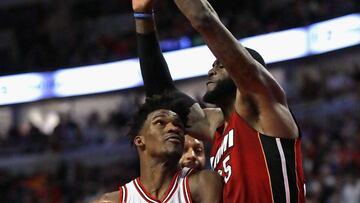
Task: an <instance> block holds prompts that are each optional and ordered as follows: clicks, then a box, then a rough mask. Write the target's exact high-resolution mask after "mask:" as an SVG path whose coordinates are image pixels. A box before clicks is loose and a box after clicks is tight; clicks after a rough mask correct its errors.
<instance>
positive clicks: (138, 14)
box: [133, 10, 154, 19]
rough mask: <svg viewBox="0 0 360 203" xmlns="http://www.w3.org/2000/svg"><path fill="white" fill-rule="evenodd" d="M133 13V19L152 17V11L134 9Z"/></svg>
mask: <svg viewBox="0 0 360 203" xmlns="http://www.w3.org/2000/svg"><path fill="white" fill-rule="evenodd" d="M133 15H134V18H135V19H152V18H153V17H154V11H153V10H148V11H134V14H133Z"/></svg>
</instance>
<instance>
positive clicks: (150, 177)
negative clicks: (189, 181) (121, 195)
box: [140, 159, 179, 200]
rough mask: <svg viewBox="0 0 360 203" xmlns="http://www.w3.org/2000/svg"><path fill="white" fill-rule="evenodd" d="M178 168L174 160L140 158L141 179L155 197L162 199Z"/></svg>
mask: <svg viewBox="0 0 360 203" xmlns="http://www.w3.org/2000/svg"><path fill="white" fill-rule="evenodd" d="M178 169H179V167H178V164H177V162H176V163H174V161H170V162H158V161H156V160H153V159H146V161H145V160H140V181H141V183H142V185H143V186H144V187H145V189H146V190H147V191H148V192H149V193H150V194H151V195H152V196H153V197H155V198H157V199H159V200H160V199H162V198H163V197H164V195H165V193H166V192H167V189H168V187H169V186H170V184H171V181H172V179H173V177H174V175H175V173H176V172H177V170H178Z"/></svg>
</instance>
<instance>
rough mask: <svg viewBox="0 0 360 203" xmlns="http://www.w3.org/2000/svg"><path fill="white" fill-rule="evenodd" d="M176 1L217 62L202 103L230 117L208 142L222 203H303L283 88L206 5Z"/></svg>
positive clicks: (200, 0) (297, 148) (296, 142)
mask: <svg viewBox="0 0 360 203" xmlns="http://www.w3.org/2000/svg"><path fill="white" fill-rule="evenodd" d="M174 2H175V4H176V5H177V6H178V8H179V9H180V11H181V12H182V13H183V14H184V15H185V16H186V18H187V19H188V20H189V21H190V23H191V24H192V26H193V27H194V28H195V29H196V30H197V31H198V32H199V33H200V34H201V35H202V37H203V39H204V40H205V42H206V44H207V45H208V47H209V48H210V50H211V51H212V53H213V54H214V55H215V57H216V58H217V60H216V61H215V62H214V64H213V68H212V69H211V70H210V71H209V72H208V80H207V83H206V85H207V92H206V94H205V95H204V98H203V99H204V101H205V102H208V103H212V104H216V105H217V106H218V107H220V108H221V110H222V111H223V113H224V117H225V123H224V125H222V126H220V127H219V128H218V129H217V131H216V133H215V134H214V136H213V137H212V136H210V137H208V138H207V139H209V140H213V145H212V153H211V158H210V162H211V165H212V167H213V168H214V170H216V171H218V172H219V173H220V174H221V175H222V177H223V178H224V182H225V185H224V191H223V192H224V194H223V195H224V196H223V201H224V202H227V203H230V202H234V203H241V202H244V203H249V202H251V203H264V202H284V203H289V202H304V201H305V200H304V175H303V169H302V158H301V142H300V134H299V129H298V127H297V124H296V122H295V119H294V117H293V115H292V113H291V112H290V110H289V107H288V105H287V101H286V96H285V93H284V91H283V89H282V88H281V87H280V85H279V84H278V83H277V82H276V80H275V79H274V78H273V76H272V75H271V74H270V73H269V72H268V71H267V70H266V65H265V63H264V60H263V59H262V57H261V56H260V55H259V54H258V53H257V52H255V51H254V50H251V49H247V48H245V47H243V46H242V45H241V44H240V43H239V42H238V41H237V39H236V38H235V37H234V36H233V35H232V34H231V33H230V32H229V31H228V30H227V29H226V27H225V26H224V25H223V24H222V23H221V21H220V19H219V17H218V16H217V14H216V12H215V11H214V9H213V8H212V7H211V5H210V4H209V3H208V2H207V1H206V0H174ZM275 48H276V47H275Z"/></svg>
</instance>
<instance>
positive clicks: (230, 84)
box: [203, 78, 237, 104]
mask: <svg viewBox="0 0 360 203" xmlns="http://www.w3.org/2000/svg"><path fill="white" fill-rule="evenodd" d="M236 89H237V87H236V85H235V83H234V81H232V79H231V78H226V79H223V80H220V81H219V82H217V84H216V86H215V88H214V89H213V90H210V91H207V92H206V93H205V95H204V96H203V101H204V102H206V103H210V104H216V103H218V101H219V100H223V99H225V98H227V97H229V96H235V95H236Z"/></svg>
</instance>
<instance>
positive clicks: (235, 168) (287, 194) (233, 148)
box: [210, 111, 305, 203]
mask: <svg viewBox="0 0 360 203" xmlns="http://www.w3.org/2000/svg"><path fill="white" fill-rule="evenodd" d="M218 130H219V131H218V132H216V133H215V137H214V141H213V145H212V149H211V158H210V163H211V167H212V168H213V169H214V170H215V171H217V172H218V173H219V174H220V175H221V176H222V177H223V178H224V182H225V185H224V191H223V202H225V203H231V202H234V203H250V202H251V203H269V202H273V203H282V202H283V203H295V202H298V203H303V202H305V200H304V198H305V197H304V174H303V168H302V157H301V142H300V138H298V139H282V138H281V139H280V138H273V137H269V136H266V135H262V134H261V133H259V132H257V131H256V130H255V129H253V128H252V127H251V126H249V125H248V124H247V123H246V122H245V121H244V120H243V119H242V118H241V117H240V116H239V114H238V113H236V112H235V111H234V112H233V113H232V114H231V116H230V119H229V122H228V125H227V126H226V129H225V130H224V133H223V134H221V132H222V129H221V131H220V128H219V129H218Z"/></svg>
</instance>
